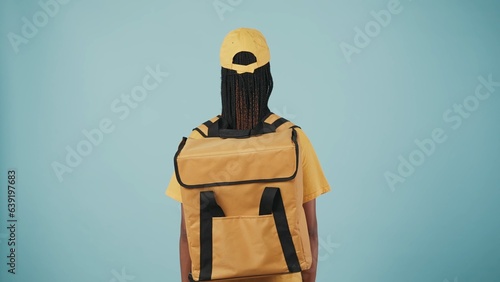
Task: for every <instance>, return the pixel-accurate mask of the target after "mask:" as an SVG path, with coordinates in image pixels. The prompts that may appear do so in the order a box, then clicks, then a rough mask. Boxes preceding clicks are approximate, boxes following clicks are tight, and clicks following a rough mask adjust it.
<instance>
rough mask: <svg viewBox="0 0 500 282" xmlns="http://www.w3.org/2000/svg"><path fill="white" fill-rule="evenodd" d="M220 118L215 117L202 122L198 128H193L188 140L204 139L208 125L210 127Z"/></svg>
mask: <svg viewBox="0 0 500 282" xmlns="http://www.w3.org/2000/svg"><path fill="white" fill-rule="evenodd" d="M219 118H220V115H216V116H214V117H212V118H210V119H207V120H205V121H204V122H202V123H200V124H199V125H198V126H196V127H195V128H193V130H192V131H191V134H190V135H189V138H193V139H201V138H205V137H207V136H208V128H209V126H210V125H212V124H213V123H214V122H216V121H217V120H218V119H219Z"/></svg>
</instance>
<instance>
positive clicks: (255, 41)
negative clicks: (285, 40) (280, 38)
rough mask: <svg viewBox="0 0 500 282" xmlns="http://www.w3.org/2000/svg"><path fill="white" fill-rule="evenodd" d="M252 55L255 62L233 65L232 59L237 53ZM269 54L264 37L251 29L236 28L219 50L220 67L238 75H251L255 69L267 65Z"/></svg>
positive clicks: (227, 36)
mask: <svg viewBox="0 0 500 282" xmlns="http://www.w3.org/2000/svg"><path fill="white" fill-rule="evenodd" d="M242 51H246V52H250V53H252V54H253V55H254V56H255V57H256V58H257V61H256V62H255V63H251V64H249V65H239V64H233V57H234V55H236V54H237V53H239V52H242ZM270 59H271V54H270V53H269V47H268V46H267V42H266V39H265V38H264V35H262V33H261V32H260V31H258V30H256V29H253V28H245V27H242V28H238V29H235V30H232V31H230V32H229V33H228V34H227V35H226V37H225V38H224V41H223V42H222V46H221V48H220V65H221V66H222V67H223V68H226V69H231V70H235V71H236V72H237V73H238V74H241V73H245V72H249V73H253V72H254V70H255V69H256V68H260V67H262V66H263V65H265V64H267V63H269V60H270Z"/></svg>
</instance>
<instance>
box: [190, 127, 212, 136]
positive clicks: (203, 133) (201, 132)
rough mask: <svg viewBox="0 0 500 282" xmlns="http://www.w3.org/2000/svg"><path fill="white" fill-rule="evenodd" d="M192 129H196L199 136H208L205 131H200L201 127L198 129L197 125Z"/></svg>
mask: <svg viewBox="0 0 500 282" xmlns="http://www.w3.org/2000/svg"><path fill="white" fill-rule="evenodd" d="M193 130H196V131H198V133H200V134H201V136H203V137H208V136H207V135H206V134H205V132H203V131H201V129H199V128H198V127H197V128H194V129H193Z"/></svg>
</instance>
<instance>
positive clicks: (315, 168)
mask: <svg viewBox="0 0 500 282" xmlns="http://www.w3.org/2000/svg"><path fill="white" fill-rule="evenodd" d="M296 130H297V141H298V143H299V150H300V154H301V155H300V156H301V159H302V171H303V174H304V176H303V178H304V183H303V186H304V187H303V189H304V198H303V202H304V203H305V202H309V201H311V200H314V199H316V198H317V197H319V196H320V195H322V194H324V193H327V192H329V191H330V190H331V188H330V185H329V184H328V181H327V179H326V177H325V174H324V173H323V169H322V168H321V164H320V162H319V159H318V156H317V155H316V152H315V151H314V148H313V146H312V144H311V141H310V140H309V138H308V137H307V136H306V134H305V133H304V131H302V129H300V128H297V129H296Z"/></svg>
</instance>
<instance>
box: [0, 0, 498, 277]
mask: <svg viewBox="0 0 500 282" xmlns="http://www.w3.org/2000/svg"><path fill="white" fill-rule="evenodd" d="M47 1H48V0H42V3H45V2H47ZM391 3H392V1H389V0H376V1H373V0H372V1H366V0H365V1H360V0H357V1H309V2H306V1H293V3H292V1H263V0H259V1H257V0H255V1H241V0H240V1H235V0H233V1H227V0H220V1H219V0H216V1H211V0H210V1H208V0H207V1H193V0H191V1H159V0H156V1H155V0H147V1H117V0H113V1H111V0H110V1H96V0H93V1H77V0H73V1H69V2H68V3H67V4H58V5H57V7H58V9H57V10H54V9H55V8H54V7H55V6H53V7H52V8H53V10H52V11H56V12H54V13H53V16H52V17H50V16H49V17H47V18H46V19H47V22H46V23H43V13H42V14H41V13H40V11H43V9H42V7H41V6H40V4H39V3H38V2H37V1H23V2H22V3H21V2H19V1H14V0H6V1H2V2H1V4H0V23H1V26H0V35H1V36H2V39H1V41H0V56H1V59H0V60H1V63H0V72H1V76H0V94H1V95H0V130H1V131H0V132H1V136H0V150H1V151H0V154H1V163H0V175H1V177H0V180H1V183H3V184H1V187H2V188H1V191H2V192H1V193H0V203H1V204H0V208H1V211H0V214H1V222H0V226H1V229H0V240H1V242H0V253H1V257H0V262H1V263H0V280H1V281H23V282H24V281H54V282H59V281H74V282H78V281H82V282H88V281H106V282H108V281H109V282H113V281H120V280H119V277H121V276H122V275H124V274H126V275H127V276H126V280H124V281H178V275H179V267H178V237H179V231H178V230H179V223H180V218H179V217H180V210H179V205H178V204H177V203H176V202H174V201H173V200H171V199H169V198H167V197H166V196H165V195H164V191H165V188H166V186H167V184H168V181H169V180H170V176H171V173H172V171H173V163H172V157H173V154H174V153H175V150H176V148H177V145H178V142H179V141H180V139H181V137H182V136H183V135H187V134H189V132H190V130H191V129H192V128H193V127H195V126H197V125H198V124H199V123H201V122H203V121H205V120H206V119H208V118H210V117H212V116H214V115H216V114H218V113H219V111H220V94H219V93H220V66H219V61H218V60H219V57H218V55H219V53H218V52H219V47H220V43H221V42H222V39H223V37H224V36H225V34H226V33H227V32H229V31H230V30H232V29H235V28H238V27H241V26H245V27H254V28H257V29H259V30H261V31H262V33H263V34H264V35H265V36H266V38H267V42H268V44H269V46H270V49H271V68H272V73H273V77H274V82H275V88H274V91H273V94H272V96H271V100H270V108H271V109H272V110H273V111H274V112H276V113H277V114H280V115H282V116H284V117H286V118H288V119H290V120H292V121H293V122H295V123H296V124H298V125H300V126H301V127H302V128H303V129H304V131H305V132H306V133H307V134H308V136H309V138H310V139H311V141H312V143H313V145H314V146H315V149H316V152H317V154H318V156H319V159H320V161H321V163H322V166H323V168H324V171H325V174H326V176H327V178H328V180H329V182H330V184H331V185H332V192H330V193H328V194H325V195H324V196H322V197H320V198H319V199H318V220H319V226H320V264H319V269H318V281H347V282H350V281H354V282H356V281H429V282H430V281H436V282H444V281H450V282H451V281H454V282H455V281H460V282H463V281H482V282H483V281H500V221H499V219H498V215H499V214H500V205H499V204H498V203H499V200H500V173H498V170H499V168H500V166H499V161H500V150H499V144H500V128H499V126H498V122H499V118H500V111H499V107H500V97H499V96H500V87H499V86H498V85H497V86H495V87H490V88H491V91H490V92H491V94H490V96H489V97H488V98H486V99H483V100H478V99H476V100H474V99H475V98H473V97H472V96H474V93H475V90H476V87H478V85H480V81H479V80H478V77H484V78H485V79H488V76H489V75H491V80H493V81H496V82H500V56H499V53H498V51H499V50H500V3H499V2H498V1H474V2H473V1H465V0H462V1H424V0H421V1H417V0H414V1H409V0H402V1H401V2H400V4H399V6H398V11H399V12H398V13H393V14H391V19H390V21H388V22H386V23H385V24H384V25H385V26H381V25H380V24H374V23H373V21H374V20H375V19H374V16H373V14H371V12H372V11H374V12H376V13H378V12H379V11H381V10H388V8H387V7H388V5H389V6H390V5H392V4H391ZM224 5H225V6H224ZM217 9H219V10H217ZM37 13H38V14H37ZM34 15H37V16H39V17H40V18H38V19H35V20H38V22H39V23H40V21H42V23H41V24H40V25H41V27H38V30H37V31H36V32H32V34H31V35H30V34H29V33H28V35H30V36H31V38H25V41H24V43H20V45H19V46H17V47H16V44H12V43H11V41H10V40H9V38H11V37H12V36H13V35H12V34H16V35H17V36H23V25H26V23H25V22H24V21H23V17H25V18H26V19H27V20H28V21H29V22H31V23H33V21H34V19H33V16H34ZM377 26H378V27H379V29H377ZM366 27H368V31H366V30H365V28H366ZM356 28H359V29H360V30H363V31H364V33H366V32H369V33H370V34H371V35H372V36H371V37H369V40H370V41H369V43H366V42H365V43H366V44H365V45H363V44H361V43H362V42H359V40H358V41H357V43H358V45H356V42H355V37H356V34H357V33H356ZM370 28H371V29H370ZM358 37H359V35H358ZM358 39H359V38H358ZM365 39H366V38H365ZM346 44H349V45H350V46H352V48H357V49H356V52H355V53H352V54H351V55H346V54H345V52H343V49H342V47H341V46H346ZM359 47H361V48H359ZM16 49H17V50H16ZM148 66H149V67H151V68H153V69H155V68H156V67H157V66H158V67H159V68H160V70H161V71H163V72H168V73H169V75H168V77H166V78H164V79H163V80H162V81H161V83H158V84H157V87H156V88H155V89H154V90H151V91H149V92H148V94H147V96H146V97H145V99H144V100H143V101H141V102H140V103H137V105H136V107H135V108H134V109H130V113H129V115H127V116H126V117H125V118H123V119H120V116H121V115H120V114H118V113H117V112H116V111H113V110H112V107H111V105H112V103H113V101H115V100H116V99H120V96H121V95H122V94H123V93H125V94H126V95H129V94H130V93H131V91H132V89H133V88H134V87H136V86H138V85H142V80H143V78H144V77H145V76H146V75H147V74H148V72H147V70H146V68H147V67H148ZM153 82H154V80H151V83H153ZM481 91H482V93H488V91H487V88H485V87H483V88H482V90H481ZM464 100H465V101H467V102H466V103H469V104H468V107H469V109H472V110H470V111H468V110H466V113H467V114H468V116H467V118H464V117H460V115H459V114H458V113H456V112H454V108H453V107H454V105H455V104H456V105H459V104H463V103H464ZM474 101H476V102H477V104H474ZM122 106H123V104H122ZM448 109H450V110H451V111H452V113H448V114H449V117H450V118H451V117H453V118H454V119H455V120H454V121H453V122H450V121H447V120H445V118H443V114H445V113H446V112H447V110H448ZM122 117H123V116H122ZM457 117H460V119H461V123H460V125H458V123H457V121H456V120H457V119H458V118H457ZM104 118H107V119H109V120H110V121H111V123H112V126H113V128H114V130H113V131H112V132H110V133H107V134H104V135H103V139H102V141H101V142H100V143H99V144H98V145H95V146H93V148H92V151H91V152H90V153H89V154H88V155H87V156H84V157H83V158H82V160H81V162H80V163H79V164H78V165H77V166H76V167H74V168H72V172H68V173H64V174H63V175H62V181H60V179H59V178H58V177H57V175H56V173H55V171H54V169H53V167H52V164H53V163H54V162H58V163H60V164H65V163H66V161H65V158H66V155H67V154H68V152H67V149H66V147H67V146H69V147H71V148H73V149H75V148H76V147H77V144H79V142H82V140H87V139H86V137H85V135H84V134H83V133H82V130H88V131H90V130H92V129H95V128H98V127H99V123H100V122H101V120H102V119H104ZM453 126H455V128H454V127H453ZM435 129H441V130H442V132H443V134H444V135H445V136H446V139H445V141H444V142H441V143H436V142H434V141H432V142H434V145H435V147H434V149H433V150H432V151H431V152H430V153H429V154H425V155H424V154H423V153H418V150H419V147H418V146H417V145H416V143H415V139H418V140H420V141H422V140H425V139H430V138H432V132H433V131H434V130H435ZM431 147H432V146H431ZM420 151H421V150H420ZM400 156H401V158H403V159H405V160H409V158H410V156H413V157H414V160H413V161H414V162H417V163H418V165H414V166H413V171H411V173H408V174H406V176H404V177H402V176H401V175H402V174H401V173H399V172H398V166H401V162H402V161H401V160H400ZM418 157H420V158H418ZM9 169H15V170H16V173H17V183H16V191H17V193H16V200H17V206H16V207H17V210H16V219H17V220H18V222H17V229H16V233H17V238H16V239H17V249H16V252H17V253H16V255H17V256H16V258H17V261H16V262H17V265H16V272H17V274H16V275H11V274H9V273H7V265H6V262H7V258H6V256H7V255H8V248H7V239H8V236H9V234H8V230H7V229H6V226H7V222H6V220H7V170H9ZM388 173H393V176H394V175H396V176H397V175H399V177H401V178H400V180H401V179H402V180H404V182H396V183H393V185H391V184H390V181H388V180H387V179H386V175H387V174H388ZM391 186H392V188H391ZM120 279H122V280H123V279H124V278H123V277H122V278H120Z"/></svg>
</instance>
